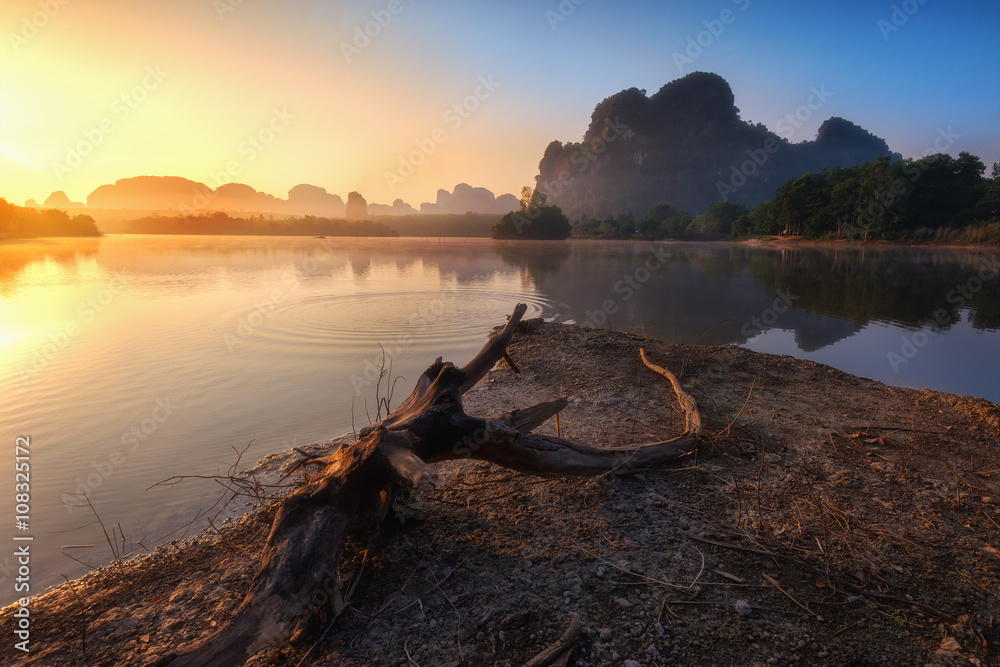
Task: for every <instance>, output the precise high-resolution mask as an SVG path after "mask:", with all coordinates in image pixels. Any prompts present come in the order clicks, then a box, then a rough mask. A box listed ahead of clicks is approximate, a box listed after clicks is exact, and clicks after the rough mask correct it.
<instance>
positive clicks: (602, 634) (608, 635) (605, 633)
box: [598, 628, 611, 642]
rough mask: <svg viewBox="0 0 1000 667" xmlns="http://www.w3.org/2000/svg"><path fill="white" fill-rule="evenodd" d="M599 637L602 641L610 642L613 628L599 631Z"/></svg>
mask: <svg viewBox="0 0 1000 667" xmlns="http://www.w3.org/2000/svg"><path fill="white" fill-rule="evenodd" d="M598 635H599V636H600V637H601V641H604V642H606V641H608V640H609V639H611V628H601V629H600V630H599V631H598Z"/></svg>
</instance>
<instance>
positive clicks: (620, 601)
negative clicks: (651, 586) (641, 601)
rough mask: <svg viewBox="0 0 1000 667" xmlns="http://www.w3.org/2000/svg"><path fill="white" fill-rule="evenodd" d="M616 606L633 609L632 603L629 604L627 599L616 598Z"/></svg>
mask: <svg viewBox="0 0 1000 667" xmlns="http://www.w3.org/2000/svg"><path fill="white" fill-rule="evenodd" d="M615 604H617V605H618V606H619V607H631V606H632V603H631V602H629V601H628V600H626V599H625V598H615Z"/></svg>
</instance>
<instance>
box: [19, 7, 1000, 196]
mask: <svg viewBox="0 0 1000 667" xmlns="http://www.w3.org/2000/svg"><path fill="white" fill-rule="evenodd" d="M394 11H395V13H393V12H394ZM373 12H374V13H375V14H374V15H373ZM379 19H380V20H381V21H382V23H383V24H384V25H379V24H377V23H376V21H377V20H379ZM366 26H367V28H368V32H369V33H372V34H374V35H375V36H374V37H368V36H365V37H359V33H363V32H364V30H365V28H366ZM998 26H1000V3H997V2H996V1H995V0H989V1H983V2H944V1H943V0H923V1H922V2H921V0H906V1H905V2H897V3H892V2H878V1H875V2H873V1H871V0H864V1H860V0H858V1H853V0H851V1H846V2H837V3H812V2H764V0H736V1H733V0H716V1H714V2H699V3H693V2H686V3H681V2H649V3H643V2H631V1H621V0H619V1H617V2H609V1H606V0H586V1H584V0H575V2H574V1H573V0H563V1H562V2H561V3H560V2H559V1H558V0H549V1H537V2H529V1H528V0H507V1H506V2H502V3H501V2H492V3H487V2H481V1H468V0H466V1H462V2H459V1H457V0H455V1H450V0H435V1H431V0H425V1H423V2H421V1H419V0H366V1H362V2H352V3H346V2H329V1H306V0H284V1H282V2H276V1H265V0H171V1H169V2H166V1H163V0H129V1H128V2H125V1H121V0H115V1H112V0H65V1H64V2H61V1H60V0H25V1H22V0H6V1H5V2H4V3H3V5H2V6H0V29H2V30H0V36H2V45H0V196H4V197H6V198H7V199H8V200H10V201H12V202H14V203H17V204H23V203H24V200H26V199H28V198H34V199H37V200H38V201H39V202H40V201H42V200H43V199H44V198H45V197H47V196H48V194H49V193H51V192H52V191H54V190H64V191H66V193H67V194H68V195H69V196H70V198H71V199H73V200H76V201H85V199H86V196H87V195H88V194H89V193H90V192H91V191H92V190H93V189H94V188H96V187H97V186H99V185H101V184H104V183H110V182H114V181H115V180H116V179H119V178H125V177H130V176H138V175H175V176H184V177H187V178H191V179H193V180H199V181H203V182H206V183H208V184H210V185H212V186H217V185H219V184H221V182H224V181H225V180H232V181H236V182H242V183H247V184H248V185H251V186H252V187H254V188H256V189H258V190H261V191H264V192H268V193H271V194H275V195H277V196H281V197H284V196H285V195H286V193H287V191H288V189H289V188H291V187H292V186H294V185H296V184H299V183H311V184H314V185H319V186H321V187H325V188H326V189H327V190H329V191H331V192H334V193H337V194H340V195H341V196H345V197H346V194H347V192H348V191H350V190H358V191H360V192H361V193H362V194H364V195H365V197H366V198H367V199H368V201H369V202H381V203H391V201H392V200H393V199H395V198H397V197H399V198H402V199H404V200H405V201H407V202H409V203H411V204H413V205H415V206H419V203H420V202H421V201H433V200H434V195H435V192H436V190H437V189H438V188H447V189H449V190H450V189H451V188H452V187H454V185H455V184H456V183H459V182H466V183H469V184H471V185H474V186H482V187H487V188H489V189H491V190H493V191H494V192H495V193H497V194H500V193H503V192H512V193H518V191H519V189H520V187H521V186H522V185H525V184H528V183H532V182H533V177H534V176H535V175H536V174H537V168H538V162H539V160H540V158H541V156H542V152H543V150H544V149H545V146H546V145H547V144H548V143H549V142H550V141H552V140H554V139H559V140H562V141H578V140H579V139H580V138H581V137H582V134H583V132H584V130H585V128H586V126H587V123H588V121H589V119H590V114H591V112H592V111H593V109H594V106H595V105H596V104H597V103H598V102H599V101H600V100H602V99H604V98H605V97H607V96H609V95H612V94H614V93H616V92H618V91H620V90H622V89H624V88H628V87H631V86H635V87H638V88H645V89H646V90H647V91H648V93H649V94H652V93H653V92H655V91H656V90H657V89H659V88H660V87H661V86H662V85H663V84H665V83H667V82H669V81H671V80H673V79H676V78H679V77H680V76H683V75H684V74H687V73H689V72H691V71H694V70H703V71H710V72H716V73H718V74H720V75H721V76H723V77H724V78H725V79H726V80H728V81H729V83H730V85H731V86H732V87H733V91H734V93H735V96H736V104H737V106H738V107H740V109H741V112H742V117H743V119H745V120H750V121H753V122H762V123H764V124H765V125H767V126H768V127H770V128H771V129H772V130H776V129H777V124H778V122H779V121H780V120H781V119H782V118H784V117H785V116H786V114H789V113H794V112H795V111H796V109H797V108H798V107H799V106H800V105H803V104H804V103H805V102H806V101H807V98H808V97H809V95H810V87H813V86H815V87H821V86H825V89H826V90H827V91H829V92H830V93H831V95H830V98H829V100H828V101H827V102H825V103H824V104H823V105H822V108H820V109H819V110H817V111H815V112H814V113H812V114H811V117H810V118H809V119H808V120H807V121H806V122H804V123H802V126H801V128H799V129H798V130H796V133H795V134H794V136H792V137H791V139H792V140H793V141H801V140H807V139H813V138H814V137H815V132H816V129H817V127H818V126H819V124H820V123H821V122H822V121H823V120H825V119H826V118H828V117H830V116H834V115H837V116H842V117H845V118H847V119H849V120H851V121H854V122H856V123H858V124H859V125H861V126H862V127H864V128H865V129H867V130H869V131H871V132H873V133H874V134H876V135H878V136H880V137H882V138H884V139H885V140H886V141H887V142H888V144H889V146H890V148H892V149H893V150H894V151H897V152H899V153H902V154H903V155H904V156H906V157H919V156H922V155H923V154H925V153H926V152H927V149H928V147H930V146H931V145H932V144H933V142H934V141H935V139H936V138H938V137H939V136H940V135H939V129H941V130H946V131H947V130H948V128H950V134H951V136H955V135H957V139H955V140H954V144H953V145H952V146H951V147H950V148H949V150H948V152H950V153H951V154H952V155H957V154H958V152H959V151H962V150H966V151H970V152H972V153H974V154H976V155H979V156H980V157H981V158H982V159H983V161H984V162H985V163H986V164H987V166H988V167H989V166H990V165H992V163H993V162H995V161H1000V123H998V122H997V118H998V114H1000V85H998V83H997V71H998V67H1000V39H997V37H998V35H997V28H998ZM713 33H714V34H713ZM699 41H700V42H701V45H702V46H698V47H693V46H692V44H693V43H697V42H699ZM699 49H700V52H699ZM684 58H690V60H689V61H685V60H684ZM477 94H478V97H476V96H477ZM470 96H471V97H470ZM455 105H460V106H459V108H458V109H455V108H454V107H455ZM436 130H437V132H435V131H436ZM251 137H253V138H255V139H254V140H251ZM418 143H419V144H422V145H423V146H424V147H425V150H424V160H422V162H423V163H422V164H419V165H415V166H414V168H413V169H412V174H411V173H409V171H410V170H408V169H404V170H403V172H402V173H403V176H401V179H400V180H396V179H388V178H387V173H395V174H397V175H400V173H401V172H400V157H401V156H404V157H405V156H408V155H410V154H411V153H413V151H415V150H418V148H417V145H418ZM80 146H82V148H80V150H79V151H77V152H78V153H83V152H86V153H87V154H86V155H77V156H75V157H74V156H73V155H72V154H71V153H72V147H80ZM431 149H433V150H431ZM390 180H392V181H393V182H392V183H391V184H390V182H389V181H390Z"/></svg>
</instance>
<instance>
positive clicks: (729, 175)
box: [536, 72, 899, 219]
mask: <svg viewBox="0 0 1000 667" xmlns="http://www.w3.org/2000/svg"><path fill="white" fill-rule="evenodd" d="M828 96H829V93H828V92H826V91H825V90H824V89H823V88H822V87H820V88H819V89H813V90H810V92H809V95H808V96H807V97H806V100H805V101H806V102H807V104H805V105H803V106H801V107H799V108H798V109H790V110H789V111H790V112H792V113H790V114H789V115H788V116H787V117H786V118H785V119H783V120H782V121H781V122H779V123H778V125H777V130H778V131H779V132H781V134H783V135H785V136H779V135H778V134H776V133H775V132H772V131H771V130H769V129H768V128H767V127H766V126H764V125H763V124H760V123H757V124H751V123H749V122H746V121H743V120H741V119H740V111H739V109H738V108H737V107H736V106H735V104H734V102H735V100H734V97H733V91H732V89H731V88H730V87H729V84H728V83H727V82H726V80H725V79H723V78H722V77H720V76H719V75H717V74H709V73H705V72H694V73H692V74H688V75H687V76H685V77H683V78H681V79H677V80H675V81H672V82H671V83H668V84H666V85H665V86H663V87H662V88H660V90H659V91H657V92H656V93H655V94H654V95H652V96H649V97H647V96H646V91H644V90H638V89H636V88H629V89H628V90H623V91H621V92H620V93H617V94H616V95H612V96H611V97H609V98H607V99H605V100H604V101H603V102H601V103H600V104H598V105H597V108H596V109H594V113H593V115H592V116H591V121H590V126H589V127H588V128H587V131H586V133H585V134H584V137H583V141H582V142H579V143H567V144H563V143H561V142H559V141H553V142H552V143H550V144H549V146H548V147H547V148H546V149H545V154H544V156H543V157H542V160H541V163H540V164H539V175H538V176H537V177H536V187H537V188H538V189H539V190H541V191H542V192H545V193H546V194H547V195H548V201H549V203H550V204H555V205H558V206H560V207H561V208H562V210H563V212H564V213H566V215H567V216H569V218H570V219H577V218H580V217H581V216H584V215H587V216H592V217H604V216H608V215H615V214H620V213H626V212H632V213H633V214H635V215H636V217H639V216H642V215H644V214H645V213H646V211H648V210H649V209H650V208H651V207H652V206H653V205H654V204H656V203H658V202H661V201H663V202H668V203H670V204H674V205H675V206H678V207H680V208H682V209H684V210H685V211H687V212H688V213H691V214H695V213H700V212H702V211H704V210H705V207H706V205H707V204H708V203H709V202H713V201H718V200H719V199H727V200H728V201H731V202H734V203H742V204H747V205H748V206H753V205H755V204H758V203H760V202H762V201H767V200H770V199H771V198H773V197H774V194H775V192H776V191H777V189H778V188H779V187H780V186H781V185H782V184H783V183H785V182H786V181H788V180H790V179H793V178H799V177H801V176H802V175H803V174H805V173H816V172H819V171H820V170H822V169H823V168H824V167H834V166H848V165H852V164H858V163H860V162H867V161H869V160H874V159H875V158H876V157H878V156H879V155H889V156H894V157H899V156H898V155H894V154H893V153H891V151H890V150H889V146H888V145H887V144H886V142H885V141H884V140H882V139H880V138H879V137H876V136H875V135H873V134H871V133H870V132H867V131H866V130H864V129H862V128H860V127H858V126H857V125H855V124H854V123H851V122H850V121H847V120H844V119H843V118H838V117H832V118H830V119H828V120H826V121H825V122H824V123H823V124H822V125H821V126H820V128H819V132H818V133H817V135H816V139H815V140H814V141H804V142H801V143H796V144H793V143H790V142H789V141H788V138H787V137H789V136H792V135H793V133H794V130H795V129H796V127H797V126H798V127H800V126H801V125H802V123H803V122H805V121H804V120H803V117H805V120H808V117H809V116H811V115H812V114H813V113H814V112H817V111H818V110H819V109H820V108H821V107H822V106H823V104H824V103H825V102H826V98H827V97H828Z"/></svg>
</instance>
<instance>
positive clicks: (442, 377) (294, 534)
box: [156, 304, 701, 667]
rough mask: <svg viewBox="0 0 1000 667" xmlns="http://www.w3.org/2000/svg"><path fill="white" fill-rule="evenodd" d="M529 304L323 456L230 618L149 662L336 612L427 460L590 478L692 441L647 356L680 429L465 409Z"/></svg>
mask: <svg viewBox="0 0 1000 667" xmlns="http://www.w3.org/2000/svg"><path fill="white" fill-rule="evenodd" d="M526 309H527V306H525V305H524V304H518V305H517V307H516V308H514V312H513V313H512V314H511V316H510V319H509V321H508V322H507V325H506V326H505V327H504V328H503V329H502V330H501V331H500V332H499V333H497V334H496V335H495V336H493V338H491V339H490V340H489V341H488V342H487V343H486V345H485V346H484V347H483V349H482V350H480V352H479V353H478V354H477V355H476V356H475V358H473V359H472V360H471V361H470V362H469V363H467V364H466V365H465V366H463V367H461V368H458V367H456V366H454V365H452V364H451V363H442V361H441V358H440V357H439V358H438V359H437V361H435V362H434V363H433V364H432V365H431V366H430V368H428V369H427V370H426V371H425V372H424V373H423V375H421V376H420V378H419V380H418V381H417V385H416V387H414V389H413V393H411V394H410V396H409V397H408V398H407V399H406V401H404V402H403V403H402V404H401V405H400V406H399V407H398V408H396V409H395V410H393V411H392V412H391V413H390V414H389V415H388V416H387V417H386V418H385V419H383V420H382V421H381V422H378V423H376V424H373V425H371V426H369V427H367V428H365V429H363V430H362V431H361V432H360V433H359V436H360V437H359V439H358V440H357V441H355V442H353V443H351V444H348V445H344V446H342V447H340V448H339V449H337V450H336V451H335V452H333V453H332V454H330V455H329V457H327V459H326V461H325V467H324V468H323V470H322V471H321V472H319V473H317V474H316V475H315V476H313V477H312V478H310V479H309V480H308V481H307V482H306V483H305V484H304V485H303V486H301V487H300V488H299V489H297V490H296V491H295V492H294V493H292V494H291V495H289V496H288V497H286V498H285V499H284V500H283V501H282V502H281V505H280V506H279V508H278V511H277V515H276V516H275V519H274V523H273V525H272V527H271V532H270V535H268V538H267V543H266V545H265V547H264V551H263V553H262V555H261V565H260V571H259V572H258V573H257V575H256V577H254V579H253V581H252V583H251V584H250V589H249V591H248V592H247V594H246V597H245V598H244V600H243V602H242V603H241V604H240V607H239V608H238V609H237V610H236V612H235V613H234V615H233V617H232V619H231V620H230V621H229V622H228V623H227V624H225V625H224V626H223V627H222V628H221V629H220V630H219V631H217V632H216V633H215V634H213V635H212V636H210V637H208V638H207V639H205V640H203V641H201V642H199V643H198V644H196V645H194V646H192V647H190V648H187V649H186V650H184V652H183V653H180V654H172V655H169V656H164V657H162V658H160V659H159V660H158V661H157V662H156V664H159V665H167V664H169V665H170V666H171V667H185V666H189V665H199V666H213V667H220V666H230V665H241V664H243V663H244V662H246V661H247V660H248V659H249V658H250V657H252V656H253V655H255V654H257V653H258V652H260V651H261V650H263V649H265V648H268V647H275V648H276V647H280V646H283V645H285V644H286V643H288V641H289V640H290V639H292V637H293V636H294V635H296V634H299V633H304V632H305V628H306V627H307V623H308V621H309V620H310V619H312V618H313V617H314V615H315V614H316V613H317V611H318V610H320V609H321V608H324V607H325V608H326V609H327V610H329V611H332V612H333V613H334V614H339V613H340V612H341V611H343V609H344V599H343V596H342V593H341V581H340V576H339V573H338V566H339V563H340V558H341V555H342V552H343V549H344V543H345V540H346V539H347V537H348V535H351V534H360V535H363V536H364V535H367V536H370V535H373V534H375V533H377V531H378V526H379V523H380V522H381V520H382V518H383V517H384V516H385V508H386V504H387V502H388V498H389V497H390V492H391V491H392V490H393V489H398V488H399V487H400V486H402V487H403V489H413V488H416V489H417V490H429V489H432V488H433V486H434V482H435V474H434V472H433V471H432V469H431V467H430V466H429V465H428V464H431V463H434V462H437V461H446V460H449V459H459V458H473V459H479V460H483V461H491V462H493V463H496V464H499V465H502V466H505V467H507V468H511V469H513V470H518V471H522V472H527V473H533V474H536V475H545V476H562V477H566V476H593V475H600V474H605V473H609V472H615V473H619V474H620V473H627V472H629V471H633V470H636V469H641V468H647V467H649V466H653V465H657V464H661V463H664V462H667V461H672V460H674V459H677V458H679V457H682V456H685V455H687V454H689V453H691V452H692V451H694V450H695V448H697V446H698V444H699V435H700V431H701V419H700V417H699V414H698V407H697V405H696V404H695V402H694V401H693V400H692V399H691V397H690V396H688V395H687V394H685V393H684V391H683V390H682V389H681V386H680V383H679V382H678V381H677V379H676V378H675V377H674V376H673V375H672V374H671V373H670V372H669V371H667V370H666V369H663V368H660V367H659V366H656V365H655V364H653V363H652V362H651V361H649V360H648V359H647V358H646V356H645V354H644V353H643V354H642V359H643V362H644V363H645V364H646V365H647V366H648V367H649V368H650V369H651V370H653V371H655V372H657V373H659V374H660V375H662V376H664V377H665V378H667V379H668V380H670V382H671V384H672V385H673V388H674V392H675V393H676V395H677V398H678V401H679V403H680V406H681V409H682V410H683V412H684V414H685V432H684V433H683V434H682V435H681V436H679V437H676V438H672V439H670V440H664V441H661V442H653V443H644V444H635V445H629V446H626V447H620V448H614V449H609V448H599V447H592V446H588V445H583V444H579V443H575V442H571V441H569V440H564V439H562V438H558V437H553V436H547V435H533V434H532V433H531V431H532V430H534V429H535V428H537V427H538V426H540V425H541V424H542V423H544V422H545V421H546V420H548V419H549V418H550V417H552V416H553V415H555V414H556V413H558V412H559V411H560V410H562V409H563V408H564V407H566V405H567V402H566V400H565V399H559V400H556V401H552V402H547V403H539V404H538V405H533V406H531V407H528V408H524V409H520V410H514V411H512V412H510V413H508V414H507V415H505V416H503V417H500V418H495V419H483V418H478V417H470V416H469V415H466V414H465V412H464V411H463V409H462V395H463V394H465V392H467V391H468V390H469V389H471V388H472V387H473V386H474V385H475V384H476V383H477V382H479V380H481V379H482V378H483V376H484V375H486V373H487V372H488V371H489V370H490V369H491V368H493V366H494V364H496V363H497V362H498V361H499V360H500V359H503V358H507V359H508V360H509V357H507V346H508V344H509V343H510V340H511V337H512V336H513V335H514V331H515V329H516V328H517V325H518V322H519V321H520V320H521V318H522V317H523V316H524V313H525V311H526ZM511 363H512V362H511ZM512 366H513V363H512ZM514 368H515V369H516V367H514ZM574 639H575V635H574ZM560 653H562V651H560Z"/></svg>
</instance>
